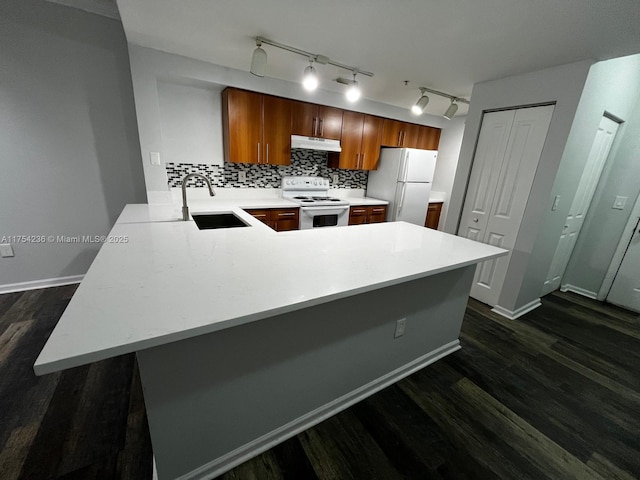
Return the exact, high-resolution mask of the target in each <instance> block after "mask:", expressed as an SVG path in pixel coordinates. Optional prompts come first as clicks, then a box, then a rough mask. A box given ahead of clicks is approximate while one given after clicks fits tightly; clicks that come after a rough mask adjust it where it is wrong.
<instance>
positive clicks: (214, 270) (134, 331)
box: [34, 199, 507, 374]
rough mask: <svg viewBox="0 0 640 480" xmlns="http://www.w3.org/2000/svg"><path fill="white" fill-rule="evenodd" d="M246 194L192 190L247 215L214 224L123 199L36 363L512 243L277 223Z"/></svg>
mask: <svg viewBox="0 0 640 480" xmlns="http://www.w3.org/2000/svg"><path fill="white" fill-rule="evenodd" d="M279 200H280V201H282V202H286V201H285V200H282V199H279ZM239 203H241V204H242V205H238V204H239ZM244 203H245V202H244V201H238V200H235V201H229V200H228V201H224V200H219V201H215V199H214V200H193V201H192V200H190V201H189V206H190V209H191V213H196V212H229V211H231V212H234V213H235V214H236V215H238V216H240V217H241V218H243V219H244V220H245V221H246V222H247V223H249V224H250V225H251V226H250V227H243V228H230V229H218V230H198V228H197V226H196V225H195V223H194V222H193V221H188V222H183V221H181V220H180V218H181V215H180V209H179V207H172V206H166V207H162V206H148V205H128V206H127V207H126V208H125V209H124V211H123V212H122V214H121V216H120V218H119V219H118V222H117V223H116V225H115V226H114V228H113V230H112V231H111V232H110V237H111V238H112V239H113V240H114V241H116V240H120V242H116V243H109V242H107V243H105V244H104V245H103V246H102V248H101V250H100V252H99V253H98V255H97V257H96V259H95V261H94V262H93V264H92V265H91V267H90V269H89V271H88V272H87V274H86V276H85V277H84V280H83V281H82V283H81V284H80V286H79V287H78V290H77V291H76V293H75V295H74V296H73V298H72V299H71V302H70V304H69V306H68V307H67V309H66V310H65V312H64V314H63V315H62V317H61V319H60V321H59V322H58V325H57V326H56V328H55V330H54V331H53V333H52V334H51V337H50V338H49V340H48V342H47V344H46V345H45V347H44V349H43V350H42V352H41V354H40V356H39V357H38V359H37V361H36V363H35V365H34V370H35V372H36V373H37V374H45V373H50V372H54V371H57V370H62V369H66V368H71V367H75V366H78V365H83V364H86V363H90V362H94V361H98V360H102V359H105V358H110V357H113V356H117V355H121V354H125V353H130V352H135V351H138V350H142V349H145V348H149V347H153V346H156V345H162V344H165V343H169V342H173V341H177V340H180V339H185V338H189V337H193V336H197V335H202V334H205V333H210V332H215V331H217V330H221V329H225V328H230V327H233V326H236V325H241V324H244V323H248V322H253V321H256V320H260V319H263V318H268V317H270V316H273V315H276V314H280V313H285V312H289V311H294V310H298V309H302V308H305V307H309V306H313V305H318V304H321V303H324V302H329V301H332V300H335V299H338V298H343V297H348V296H351V295H355V294H358V293H362V292H366V291H370V290H374V289H378V288H382V287H385V286H390V285H394V284H397V283H401V282H404V281H408V280H411V279H415V278H420V277H424V276H429V275H434V274H437V273H440V272H444V271H447V270H452V269H455V268H460V267H462V266H466V265H471V264H474V263H477V262H478V261H479V260H480V259H489V258H494V257H498V256H501V255H504V254H506V253H507V251H506V250H503V249H500V248H496V247H492V246H489V245H485V244H482V243H477V242H473V241H471V240H467V239H465V238H461V237H456V236H453V235H449V234H446V233H443V232H438V231H435V230H431V229H427V228H422V227H419V226H416V225H411V224H408V223H404V222H393V223H379V224H371V225H358V226H351V227H335V228H319V229H310V230H299V231H291V232H275V231H273V230H271V229H270V228H269V227H267V226H266V225H264V224H262V223H261V222H260V221H258V220H256V219H255V218H253V217H252V216H251V215H249V214H247V213H246V212H244V211H243V210H242V209H241V208H240V207H241V206H242V207H243V208H249V207H250V206H255V207H256V208H260V207H263V208H264V205H259V204H258V203H259V202H258V203H256V202H255V201H254V202H253V203H251V202H249V203H248V205H244ZM273 206H275V207H284V206H285V205H284V204H280V203H278V204H275V203H274V204H273ZM125 238H126V241H123V240H124V239H125Z"/></svg>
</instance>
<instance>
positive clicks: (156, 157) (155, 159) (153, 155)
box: [149, 152, 160, 165]
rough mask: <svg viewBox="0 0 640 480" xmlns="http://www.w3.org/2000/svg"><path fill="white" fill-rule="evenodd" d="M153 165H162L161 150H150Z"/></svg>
mask: <svg viewBox="0 0 640 480" xmlns="http://www.w3.org/2000/svg"><path fill="white" fill-rule="evenodd" d="M149 160H150V161H151V165H160V152H149Z"/></svg>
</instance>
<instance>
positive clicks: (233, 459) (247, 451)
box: [178, 340, 461, 480]
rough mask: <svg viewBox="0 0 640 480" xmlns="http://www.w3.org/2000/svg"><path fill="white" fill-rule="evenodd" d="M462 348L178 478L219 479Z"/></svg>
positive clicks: (443, 350)
mask: <svg viewBox="0 0 640 480" xmlns="http://www.w3.org/2000/svg"><path fill="white" fill-rule="evenodd" d="M460 348H461V347H460V341H459V340H454V341H453V342H451V343H448V344H446V345H443V346H442V347H440V348H437V349H435V350H433V351H431V352H429V353H427V354H426V355H423V356H421V357H420V358H418V359H416V360H414V361H413V362H410V363H408V364H406V365H403V366H402V367H400V368H398V369H396V370H394V371H393V372H390V373H388V374H387V375H383V376H382V377H380V378H378V379H376V380H374V381H372V382H370V383H368V384H366V385H364V386H362V387H360V388H358V389H356V390H354V391H352V392H349V393H347V394H346V395H343V396H342V397H340V398H337V399H336V400H334V401H332V402H329V403H327V404H325V405H323V406H322V407H320V408H317V409H316V410H314V411H312V412H309V413H307V414H305V415H303V416H302V417H299V418H297V419H296V420H293V421H292V422H289V423H288V424H286V425H283V426H282V427H280V428H277V429H275V430H273V431H271V432H269V433H268V434H266V435H263V436H262V437H260V438H257V439H255V440H253V441H251V442H249V443H247V444H245V445H243V446H241V447H239V448H237V449H235V450H233V451H232V452H229V453H227V454H226V455H223V456H222V457H219V458H216V459H215V460H213V461H211V462H209V463H206V464H204V465H202V466H200V467H198V468H196V469H195V470H192V471H190V472H189V473H186V474H185V475H182V476H181V477H178V480H191V479H199V478H215V477H217V476H218V475H221V474H223V473H224V472H227V471H229V470H231V469H232V468H234V467H236V466H238V465H240V464H241V463H244V462H246V461H247V460H249V459H251V458H253V457H255V456H256V455H259V454H261V453H263V452H265V451H267V450H269V449H270V448H272V447H274V446H276V445H278V444H279V443H281V442H283V441H285V440H287V439H289V438H291V437H293V436H294V435H297V434H298V433H300V432H303V431H304V430H307V429H308V428H311V427H313V426H314V425H317V424H318V423H320V422H322V421H324V420H326V419H327V418H329V417H331V416H333V415H335V414H336V413H339V412H341V411H343V410H345V409H347V408H349V407H350V406H351V405H354V404H355V403H358V402H359V401H361V400H364V399H365V398H367V397H369V396H371V395H373V394H374V393H376V392H379V391H380V390H382V389H383V388H386V387H388V386H389V385H391V384H393V383H395V382H397V381H399V380H402V379H403V378H405V377H407V376H409V375H411V374H412V373H414V372H417V371H418V370H420V369H422V368H424V367H426V366H427V365H430V364H432V363H433V362H435V361H437V360H439V359H441V358H443V357H445V356H447V355H449V354H451V353H453V352H456V351H458V350H460Z"/></svg>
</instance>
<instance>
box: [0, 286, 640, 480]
mask: <svg viewBox="0 0 640 480" xmlns="http://www.w3.org/2000/svg"><path fill="white" fill-rule="evenodd" d="M74 291H75V288H74V287H73V286H71V287H59V288H50V289H44V290H36V291H30V292H24V293H15V294H6V295H0V445H1V446H2V451H1V452H0V479H2V480H9V479H31V480H38V479H50V478H64V479H93V478H96V479H97V478H100V479H103V478H104V479H115V478H127V479H149V478H151V476H152V460H151V459H152V457H151V455H152V454H151V446H150V440H149V433H148V426H147V421H146V415H145V410H144V403H143V400H142V391H141V387H140V381H139V378H138V372H137V368H136V364H135V359H134V357H133V356H131V355H129V356H124V357H120V358H116V359H113V360H107V361H103V362H99V363H95V364H92V365H89V366H87V367H80V368H76V369H73V370H68V371H65V372H62V373H59V374H53V375H48V376H44V377H35V376H34V375H33V373H32V364H33V362H34V360H35V358H36V356H37V355H38V353H39V351H40V349H41V348H42V346H43V345H44V342H45V341H46V338H47V336H48V335H49V333H50V331H51V330H52V328H53V327H54V326H55V323H56V322H57V320H58V318H59V317H60V315H61V313H62V311H63V310H64V308H65V306H66V304H67V303H68V301H69V299H70V297H71V296H72V295H73V292H74ZM461 342H462V346H463V349H462V350H461V351H459V352H457V353H455V354H453V355H450V356H449V357H447V358H445V359H443V360H440V361H439V362H437V363H436V364H434V365H431V366H429V367H427V368H425V369H423V370H422V371H420V372H418V373H416V374H414V375H411V376H410V377H408V378H406V379H405V380H403V381H401V382H399V383H397V384H395V385H393V386H391V387H389V388H387V389H385V390H383V391H382V392H380V393H378V394H376V395H374V396H372V397H370V398H369V399H367V400H365V401H363V402H361V403H359V404H357V405H355V406H353V407H351V408H349V409H348V410H346V411H344V412H342V413H340V414H338V415H336V416H334V417H332V418H330V419H329V420H326V421H325V422H323V423H321V424H319V425H317V426H316V427H314V428H312V429H309V430H307V431H305V432H303V433H302V434H300V435H298V436H297V437H294V438H292V439H290V440H288V441H286V442H284V443H283V444H281V445H279V446H277V447H275V448H273V449H271V450H269V451H267V452H266V453H264V454H262V455H260V456H258V457H256V458H254V459H253V460H250V461H248V462H246V463H245V464H243V465H240V466H239V467H237V468H235V469H234V470H232V471H230V472H228V473H227V474H225V475H223V477H222V478H223V479H225V480H232V479H234V480H235V479H242V480H245V479H261V480H262V479H296V480H298V479H339V480H342V479H384V480H386V479H396V478H397V479H414V478H415V479H427V478H465V479H466V478H480V479H488V478H504V479H515V478H517V479H521V478H531V479H541V478H553V479H560V478H577V479H589V478H603V479H632V478H640V318H639V317H638V315H637V314H634V313H631V312H628V311H625V310H622V309H619V308H616V307H612V306H610V305H605V304H601V303H598V302H595V301H592V300H589V299H586V298H582V297H580V296H577V295H572V294H561V293H554V294H551V295H549V296H547V297H545V298H544V299H543V306H542V307H540V308H538V309H536V310H534V311H533V312H531V313H529V314H527V315H526V316H525V317H522V318H521V319H520V320H517V321H509V320H506V319H504V318H502V317H500V316H498V315H495V314H493V313H491V312H490V310H489V309H488V308H487V307H486V306H484V305H482V304H480V303H478V302H475V301H473V300H471V301H470V303H469V306H468V308H467V315H466V317H465V321H464V325H463V331H462V335H461Z"/></svg>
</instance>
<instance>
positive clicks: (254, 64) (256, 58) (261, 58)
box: [249, 39, 267, 77]
mask: <svg viewBox="0 0 640 480" xmlns="http://www.w3.org/2000/svg"><path fill="white" fill-rule="evenodd" d="M261 47H262V41H260V40H259V39H256V49H255V50H254V51H253V57H251V70H249V71H250V72H251V73H253V74H254V75H255V76H256V77H264V71H265V70H266V68H267V52H265V51H264V50H263V49H262V48H261Z"/></svg>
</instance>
